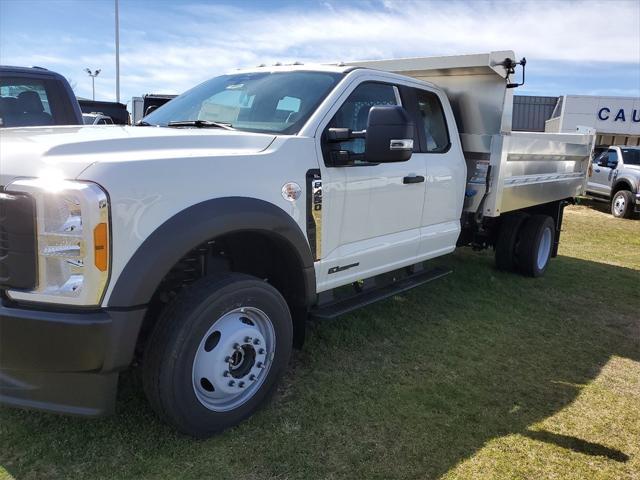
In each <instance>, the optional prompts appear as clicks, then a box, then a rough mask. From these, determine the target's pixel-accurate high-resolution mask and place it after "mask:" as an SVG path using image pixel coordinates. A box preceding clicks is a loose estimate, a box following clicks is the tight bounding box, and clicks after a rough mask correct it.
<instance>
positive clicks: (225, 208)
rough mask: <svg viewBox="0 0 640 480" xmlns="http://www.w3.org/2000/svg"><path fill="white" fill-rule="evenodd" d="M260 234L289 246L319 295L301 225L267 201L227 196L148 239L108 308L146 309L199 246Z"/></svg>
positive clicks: (195, 208) (308, 293)
mask: <svg viewBox="0 0 640 480" xmlns="http://www.w3.org/2000/svg"><path fill="white" fill-rule="evenodd" d="M237 232H259V233H264V234H266V235H268V236H271V237H272V238H274V239H276V240H278V241H280V242H286V244H287V245H288V246H289V247H290V251H291V252H293V254H294V255H296V257H297V261H298V264H299V265H300V267H301V269H302V270H303V276H304V282H305V285H304V288H305V297H306V299H307V300H310V299H311V298H313V296H314V295H315V293H316V285H315V273H314V267H313V257H312V255H311V250H310V248H309V243H308V242H307V239H306V237H305V236H304V234H303V233H302V231H301V230H300V227H299V226H298V224H297V223H296V222H295V221H294V220H293V218H291V216H290V215H288V214H287V213H286V212H285V211H284V210H282V209H281V208H279V207H277V206H276V205H274V204H272V203H269V202H265V201H263V200H259V199H255V198H247V197H224V198H217V199H213V200H207V201H204V202H201V203H198V204H196V205H192V206H191V207H188V208H186V209H185V210H182V211H181V212H179V213H177V214H176V215H174V216H173V217H171V218H170V219H169V220H167V221H166V222H164V223H163V224H162V225H160V226H159V227H158V228H157V229H156V230H154V231H153V233H151V235H149V236H148V237H147V238H146V239H145V241H144V242H143V243H142V244H141V245H140V247H139V248H138V249H137V250H136V252H135V253H134V254H133V256H132V257H131V259H130V260H129V261H128V262H127V264H126V266H125V268H124V269H123V270H122V273H121V274H120V275H119V277H118V278H117V280H116V283H115V285H114V288H113V290H112V292H111V295H110V296H109V299H108V302H107V303H108V305H109V307H110V308H113V307H116V308H126V307H132V306H138V305H146V304H147V303H149V302H150V300H151V297H152V296H153V294H154V292H155V291H156V288H157V287H158V285H159V284H160V282H161V281H162V279H163V278H164V277H165V275H166V274H167V273H168V272H169V270H170V269H171V268H172V267H173V266H174V265H175V264H176V263H177V262H178V261H179V260H180V259H181V258H182V257H183V256H184V255H185V254H187V253H188V252H189V251H191V250H193V249H194V248H196V247H197V246H198V245H201V244H202V243H204V242H206V241H208V240H211V239H212V238H216V237H219V236H221V235H224V234H227V233H237Z"/></svg>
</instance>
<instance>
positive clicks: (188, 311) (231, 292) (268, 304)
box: [142, 273, 293, 438]
mask: <svg viewBox="0 0 640 480" xmlns="http://www.w3.org/2000/svg"><path fill="white" fill-rule="evenodd" d="M292 341H293V325H292V321H291V314H290V312H289V308H288V306H287V303H286V301H285V300H284V298H283V297H282V295H280V293H279V292H278V291H277V290H276V289H275V288H273V287H272V286H271V285H269V284H268V283H266V282H263V281H261V280H259V279H257V278H255V277H251V276H249V275H244V274H239V273H230V274H224V275H220V276H216V277H206V278H203V279H201V280H199V281H197V282H195V283H194V284H192V285H191V286H190V287H188V288H187V289H185V290H184V291H182V292H181V293H180V294H179V295H178V296H177V298H176V299H175V300H174V302H173V303H171V304H170V305H169V306H168V307H167V308H166V310H165V311H164V312H163V313H162V314H161V316H160V318H159V320H158V323H157V325H156V327H155V329H154V331H153V333H152V335H151V338H150V340H149V343H148V347H147V349H146V351H145V355H144V358H143V372H142V374H143V387H144V390H145V393H146V395H147V398H148V400H149V403H150V404H151V406H152V408H153V409H154V410H155V411H156V413H157V414H158V416H159V417H160V418H161V419H162V420H164V421H165V422H167V423H168V424H170V425H172V426H173V427H175V428H176V429H177V430H179V431H180V432H182V433H185V434H187V435H190V436H193V437H196V438H206V437H209V436H211V435H213V434H214V433H217V432H220V431H222V430H224V429H226V428H229V427H232V426H234V425H237V424H238V423H240V422H241V421H242V420H244V419H246V418H247V417H249V416H250V415H252V414H253V413H254V412H255V411H256V410H257V409H258V408H259V407H260V406H261V405H262V404H263V403H264V401H265V400H266V399H267V398H268V397H269V395H270V393H271V392H272V391H273V390H274V387H275V385H276V383H277V381H278V380H279V378H280V376H281V375H282V372H283V371H284V369H285V368H286V366H287V364H288V362H289V358H290V356H291V346H292Z"/></svg>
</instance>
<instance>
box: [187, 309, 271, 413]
mask: <svg viewBox="0 0 640 480" xmlns="http://www.w3.org/2000/svg"><path fill="white" fill-rule="evenodd" d="M274 352H275V332H274V329H273V324H272V323H271V320H270V319H269V317H268V316H267V315H266V314H265V313H264V312H262V311H261V310H258V309H256V308H253V307H247V308H238V309H235V310H233V311H231V312H228V313H226V314H225V315H223V316H222V317H220V318H219V319H218V320H216V321H215V322H214V323H213V325H212V326H211V328H209V330H208V331H207V333H206V334H205V336H204V338H203V339H202V340H201V342H200V345H199V346H198V350H197V351H196V355H195V358H194V361H193V388H194V392H195V394H196V397H197V398H198V400H199V401H200V403H202V404H203V405H204V406H205V407H206V408H208V409H210V410H214V411H227V410H232V409H234V408H237V407H238V406H239V405H241V404H243V403H245V402H246V401H247V400H249V399H250V398H251V397H252V396H253V395H254V394H255V392H256V391H257V390H258V389H259V388H260V385H262V383H263V382H264V379H265V377H266V376H267V374H268V370H269V367H270V365H271V362H272V360H273V355H274Z"/></svg>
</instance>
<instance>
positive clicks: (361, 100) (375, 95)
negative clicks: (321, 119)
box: [325, 82, 398, 164]
mask: <svg viewBox="0 0 640 480" xmlns="http://www.w3.org/2000/svg"><path fill="white" fill-rule="evenodd" d="M397 104H398V101H397V97H396V89H395V88H394V87H393V85H388V84H385V83H376V82H365V83H362V84H361V85H359V86H358V87H356V89H355V90H354V91H353V92H352V93H351V95H349V98H347V100H345V102H344V103H343V104H342V106H341V107H340V109H339V110H338V111H337V112H336V114H335V116H334V117H333V119H331V121H330V122H329V125H327V128H350V129H351V130H353V131H360V130H366V128H367V120H368V118H369V110H370V109H371V107H374V106H377V105H397ZM364 145H365V141H364V139H362V138H356V139H352V140H348V141H346V142H340V143H339V144H334V145H333V146H332V149H336V148H337V149H339V150H347V151H349V152H350V153H353V154H363V153H364ZM325 157H326V155H325ZM327 160H328V159H327V158H325V162H326V163H327V164H330V163H331V162H330V161H327Z"/></svg>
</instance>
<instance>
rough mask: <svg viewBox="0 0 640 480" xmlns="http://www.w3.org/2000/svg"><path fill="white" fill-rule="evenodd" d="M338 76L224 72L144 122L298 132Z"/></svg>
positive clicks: (179, 97)
mask: <svg viewBox="0 0 640 480" xmlns="http://www.w3.org/2000/svg"><path fill="white" fill-rule="evenodd" d="M341 77H342V75H341V74H338V73H330V72H302V71H299V72H280V73H270V72H258V73H242V74H236V75H223V76H221V77H216V78H213V79H211V80H208V81H206V82H204V83H202V84H200V85H198V86H197V87H195V88H193V89H191V90H189V91H187V92H185V93H183V94H182V95H180V96H178V97H176V98H175V99H173V100H171V101H170V102H169V103H167V104H165V105H163V106H162V107H160V108H158V109H157V110H155V111H154V112H153V113H151V114H149V115H148V116H146V117H145V118H144V122H147V123H149V124H151V125H160V126H167V125H168V124H169V123H170V122H179V121H185V120H204V121H208V122H217V123H223V124H227V125H230V126H232V127H233V128H235V129H238V130H247V131H252V132H265V133H284V134H292V133H297V132H298V130H300V128H301V127H302V125H303V124H304V122H305V121H306V120H307V118H308V117H309V116H310V115H311V113H312V112H313V111H314V109H315V108H316V107H317V106H318V105H319V103H320V102H321V101H322V100H323V99H324V98H325V97H326V95H327V94H328V93H329V92H330V91H331V89H332V88H333V87H334V86H335V85H336V83H338V81H339V80H340V78H341Z"/></svg>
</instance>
